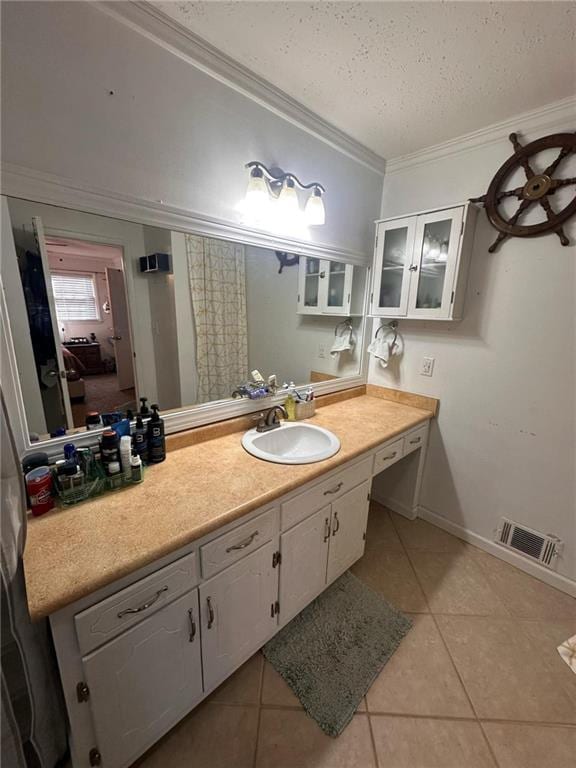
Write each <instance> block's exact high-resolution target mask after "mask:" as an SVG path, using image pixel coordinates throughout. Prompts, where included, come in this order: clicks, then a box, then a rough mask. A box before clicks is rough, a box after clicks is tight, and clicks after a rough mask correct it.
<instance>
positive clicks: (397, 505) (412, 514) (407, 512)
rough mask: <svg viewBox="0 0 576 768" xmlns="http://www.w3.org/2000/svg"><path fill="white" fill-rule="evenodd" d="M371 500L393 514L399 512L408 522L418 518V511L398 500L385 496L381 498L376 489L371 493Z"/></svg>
mask: <svg viewBox="0 0 576 768" xmlns="http://www.w3.org/2000/svg"><path fill="white" fill-rule="evenodd" d="M370 499H371V500H372V501H375V502H376V503H377V504H381V505H382V506H383V507H387V508H388V509H391V510H392V512H397V513H398V514H399V515H402V517H407V518H408V520H416V518H417V517H418V513H417V512H416V510H414V509H412V508H411V507H408V506H406V504H402V502H401V501H398V500H397V499H388V498H386V497H384V496H380V495H379V494H378V492H377V491H374V489H372V491H371V492H370Z"/></svg>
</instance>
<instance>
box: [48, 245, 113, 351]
mask: <svg viewBox="0 0 576 768" xmlns="http://www.w3.org/2000/svg"><path fill="white" fill-rule="evenodd" d="M121 253H122V251H121V250H120V251H119V254H120V255H119V257H118V258H114V257H113V256H111V257H107V258H96V259H91V258H88V257H86V256H73V255H68V254H64V255H59V254H54V253H50V249H48V264H49V265H50V273H51V274H53V273H54V272H81V273H85V272H88V273H90V274H93V275H94V282H95V286H96V294H97V296H96V301H97V306H98V312H99V314H100V319H99V320H64V321H62V322H60V323H59V327H60V329H61V331H62V332H63V335H64V337H65V338H66V339H69V338H70V337H71V336H88V337H89V336H90V334H91V333H95V334H96V339H97V341H98V343H99V344H100V353H101V355H102V359H103V360H104V359H106V358H114V356H115V355H114V347H113V345H112V343H111V342H110V340H109V339H110V336H111V335H112V334H113V333H114V326H113V325H112V322H111V317H110V315H109V314H106V313H105V312H104V311H103V310H102V306H103V304H104V303H105V302H107V301H109V296H108V280H107V278H106V268H107V267H110V268H114V267H115V268H116V269H119V268H121V267H122V256H121Z"/></svg>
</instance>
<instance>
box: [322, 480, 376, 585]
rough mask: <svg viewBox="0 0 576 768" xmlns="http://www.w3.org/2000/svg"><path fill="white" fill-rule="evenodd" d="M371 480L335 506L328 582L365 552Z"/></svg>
mask: <svg viewBox="0 0 576 768" xmlns="http://www.w3.org/2000/svg"><path fill="white" fill-rule="evenodd" d="M369 491H370V481H367V482H365V483H362V485H359V486H358V487H357V488H354V489H353V490H351V491H349V492H348V493H346V494H345V495H344V496H342V497H341V498H340V499H338V500H337V501H335V502H334V503H333V504H332V535H331V536H330V551H329V553H328V578H327V581H328V583H330V582H332V581H334V579H336V578H337V577H338V576H340V575H341V574H342V573H344V571H346V570H348V568H350V566H351V565H352V564H353V563H355V562H356V560H358V559H359V558H360V557H362V555H363V553H364V545H365V538H364V537H365V534H366V524H367V522H368V504H369V500H368V494H369Z"/></svg>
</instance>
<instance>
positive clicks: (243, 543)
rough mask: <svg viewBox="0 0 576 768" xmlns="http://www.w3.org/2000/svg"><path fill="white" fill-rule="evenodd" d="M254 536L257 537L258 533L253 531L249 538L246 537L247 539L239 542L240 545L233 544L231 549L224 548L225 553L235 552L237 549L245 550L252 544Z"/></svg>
mask: <svg viewBox="0 0 576 768" xmlns="http://www.w3.org/2000/svg"><path fill="white" fill-rule="evenodd" d="M256 536H258V531H254V533H253V534H252V535H251V536H248V538H247V539H245V540H244V541H241V542H240V544H233V545H232V546H231V547H226V552H227V553H228V552H235V551H236V550H237V549H246V547H249V546H250V544H252V542H253V541H254V539H255V538H256Z"/></svg>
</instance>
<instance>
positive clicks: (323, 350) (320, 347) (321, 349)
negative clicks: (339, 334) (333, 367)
mask: <svg viewBox="0 0 576 768" xmlns="http://www.w3.org/2000/svg"><path fill="white" fill-rule="evenodd" d="M318 357H319V358H320V360H325V359H326V345H325V344H318Z"/></svg>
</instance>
